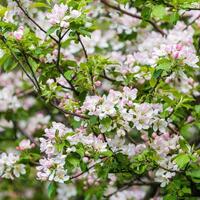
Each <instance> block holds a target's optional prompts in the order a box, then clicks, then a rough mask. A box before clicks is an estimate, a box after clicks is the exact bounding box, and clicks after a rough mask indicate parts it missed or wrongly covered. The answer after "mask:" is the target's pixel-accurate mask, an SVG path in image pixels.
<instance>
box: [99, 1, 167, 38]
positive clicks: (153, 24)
mask: <svg viewBox="0 0 200 200" xmlns="http://www.w3.org/2000/svg"><path fill="white" fill-rule="evenodd" d="M101 2H102V3H103V4H104V5H106V6H108V7H109V8H112V9H114V10H117V11H119V12H121V13H123V14H125V15H128V16H130V17H133V18H136V19H140V20H144V21H146V22H148V23H149V24H151V25H152V26H153V28H154V29H155V30H156V31H157V32H159V33H160V34H161V35H162V36H165V35H166V33H165V32H164V31H163V30H161V29H160V27H158V25H157V24H156V23H155V22H153V21H151V20H148V19H147V20H145V19H143V18H142V17H141V16H139V15H135V14H132V13H130V12H128V11H126V10H124V9H122V8H120V7H119V6H118V5H113V4H111V3H109V2H108V0H101Z"/></svg>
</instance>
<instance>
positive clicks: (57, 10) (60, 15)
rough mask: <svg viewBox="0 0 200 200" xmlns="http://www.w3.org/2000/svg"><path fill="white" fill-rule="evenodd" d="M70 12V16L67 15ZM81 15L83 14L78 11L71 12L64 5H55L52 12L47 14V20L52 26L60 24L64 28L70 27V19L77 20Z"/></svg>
mask: <svg viewBox="0 0 200 200" xmlns="http://www.w3.org/2000/svg"><path fill="white" fill-rule="evenodd" d="M68 12H69V15H67V14H68ZM80 15H81V12H79V11H78V10H71V9H70V10H69V8H68V6H67V5H64V4H60V5H58V4H55V5H54V7H53V9H52V12H51V13H48V14H47V19H48V20H49V22H50V23H51V24H52V25H55V24H59V25H60V26H61V27H63V28H67V27H68V26H69V19H70V18H77V17H79V16H80Z"/></svg>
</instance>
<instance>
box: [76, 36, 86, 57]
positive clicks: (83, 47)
mask: <svg viewBox="0 0 200 200" xmlns="http://www.w3.org/2000/svg"><path fill="white" fill-rule="evenodd" d="M76 34H77V37H78V41H79V42H80V44H81V46H82V49H83V52H84V55H85V58H86V60H88V54H87V51H86V48H85V46H84V44H83V42H82V40H81V37H80V34H79V33H78V32H77V33H76Z"/></svg>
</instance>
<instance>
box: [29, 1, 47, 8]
mask: <svg viewBox="0 0 200 200" xmlns="http://www.w3.org/2000/svg"><path fill="white" fill-rule="evenodd" d="M30 8H50V7H49V6H48V5H47V4H45V3H42V2H35V3H32V4H31V5H30Z"/></svg>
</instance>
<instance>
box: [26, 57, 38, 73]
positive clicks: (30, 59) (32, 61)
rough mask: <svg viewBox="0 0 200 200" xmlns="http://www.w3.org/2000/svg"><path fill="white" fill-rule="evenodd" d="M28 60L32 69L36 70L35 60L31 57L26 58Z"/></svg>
mask: <svg viewBox="0 0 200 200" xmlns="http://www.w3.org/2000/svg"><path fill="white" fill-rule="evenodd" d="M28 61H29V63H30V65H31V67H32V69H33V71H34V72H36V71H37V69H38V67H39V64H38V63H36V62H35V60H33V59H32V58H31V57H29V58H28Z"/></svg>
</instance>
